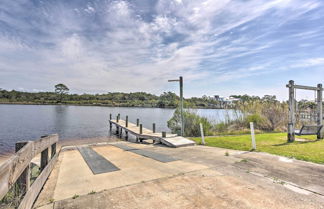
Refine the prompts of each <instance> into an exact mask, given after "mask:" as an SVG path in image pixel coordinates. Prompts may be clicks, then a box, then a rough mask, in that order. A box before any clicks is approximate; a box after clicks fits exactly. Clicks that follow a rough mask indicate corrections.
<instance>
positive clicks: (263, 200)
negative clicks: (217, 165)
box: [55, 169, 322, 209]
mask: <svg viewBox="0 0 324 209" xmlns="http://www.w3.org/2000/svg"><path fill="white" fill-rule="evenodd" d="M276 189H278V185H275V186H274V187H273V188H271V189H269V188H265V187H260V186H257V185H253V184H251V183H249V182H246V181H244V180H243V179H240V178H234V177H231V176H222V175H219V173H218V172H217V171H214V170H212V169H206V170H202V171H197V172H195V173H194V175H193V174H190V175H187V174H185V175H181V176H174V177H170V178H166V179H163V181H162V180H154V181H150V182H144V183H140V184H136V185H130V186H125V187H121V188H115V189H111V190H107V191H103V192H100V193H97V194H94V195H85V196H82V197H79V198H77V199H74V200H73V199H67V200H63V201H58V202H56V203H55V208H56V209H62V208H80V209H86V208H102V209H104V208H120V209H124V208H125V209H126V208H137V209H146V208H161V209H169V208H176V209H182V208H188V209H191V208H192V209H193V208H224V209H225V208H226V209H227V208H230V209H237V208H244V209H245V208H246V209H250V208H252V209H253V208H254V209H259V208H267V209H268V208H269V209H287V208H288V209H289V208H291V209H296V208H307V209H312V208H322V206H320V205H318V204H317V203H314V202H312V201H306V198H304V199H303V198H300V196H299V195H294V193H290V192H288V191H285V190H279V191H276ZM301 202H302V203H303V205H301Z"/></svg>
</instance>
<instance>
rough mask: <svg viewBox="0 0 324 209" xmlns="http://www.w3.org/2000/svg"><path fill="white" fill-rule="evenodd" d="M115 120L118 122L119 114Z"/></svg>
mask: <svg viewBox="0 0 324 209" xmlns="http://www.w3.org/2000/svg"><path fill="white" fill-rule="evenodd" d="M116 122H117V123H118V122H119V116H118V115H117V116H116Z"/></svg>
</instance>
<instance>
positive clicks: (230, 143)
mask: <svg viewBox="0 0 324 209" xmlns="http://www.w3.org/2000/svg"><path fill="white" fill-rule="evenodd" d="M299 138H304V139H306V141H296V142H293V143H287V134H286V133H266V134H257V135H256V143H257V151H260V152H268V153H271V154H276V155H282V156H286V157H293V158H296V159H299V160H305V161H311V162H315V163H324V140H319V141H315V139H316V136H303V137H299ZM192 139H193V140H195V141H196V142H197V143H201V138H200V137H195V138H192ZM205 142H206V145H207V146H212V147H222V148H228V149H235V150H246V151H247V150H250V149H251V136H250V135H241V136H219V137H205Z"/></svg>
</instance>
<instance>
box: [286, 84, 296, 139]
mask: <svg viewBox="0 0 324 209" xmlns="http://www.w3.org/2000/svg"><path fill="white" fill-rule="evenodd" d="M287 87H288V88H289V115H288V142H293V141H295V123H296V121H295V91H294V90H295V88H294V81H293V80H290V81H289V84H288V85H287Z"/></svg>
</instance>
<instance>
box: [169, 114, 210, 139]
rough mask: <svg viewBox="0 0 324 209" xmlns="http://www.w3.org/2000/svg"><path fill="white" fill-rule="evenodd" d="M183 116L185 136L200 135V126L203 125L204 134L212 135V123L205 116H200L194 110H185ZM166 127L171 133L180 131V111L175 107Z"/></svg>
mask: <svg viewBox="0 0 324 209" xmlns="http://www.w3.org/2000/svg"><path fill="white" fill-rule="evenodd" d="M183 116H184V135H185V136H200V126H199V124H200V123H201V124H202V125H203V129H204V134H205V135H212V127H213V126H212V124H211V123H210V122H209V121H208V120H207V118H205V117H201V116H199V115H197V114H196V113H194V112H191V111H188V110H185V111H184V112H183ZM168 127H169V128H170V129H171V131H172V133H180V131H181V112H180V109H176V110H175V112H174V114H173V116H172V118H171V119H170V120H169V121H168Z"/></svg>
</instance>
